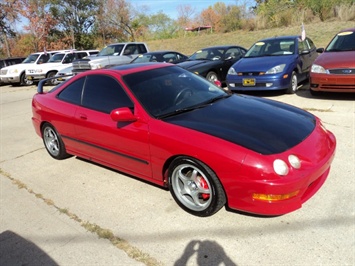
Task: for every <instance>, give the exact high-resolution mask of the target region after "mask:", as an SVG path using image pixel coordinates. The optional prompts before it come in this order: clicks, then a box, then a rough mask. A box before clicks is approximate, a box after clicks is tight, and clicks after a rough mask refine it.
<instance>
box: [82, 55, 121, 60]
mask: <svg viewBox="0 0 355 266" xmlns="http://www.w3.org/2000/svg"><path fill="white" fill-rule="evenodd" d="M110 57H117V55H100V56H98V55H90V56H85V57H84V58H83V59H89V60H95V61H100V60H107V58H110ZM79 60H82V59H79Z"/></svg>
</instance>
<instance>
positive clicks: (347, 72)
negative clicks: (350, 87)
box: [342, 69, 353, 74]
mask: <svg viewBox="0 0 355 266" xmlns="http://www.w3.org/2000/svg"><path fill="white" fill-rule="evenodd" d="M342 72H343V73H344V74H351V73H352V72H353V71H352V70H351V69H343V71H342Z"/></svg>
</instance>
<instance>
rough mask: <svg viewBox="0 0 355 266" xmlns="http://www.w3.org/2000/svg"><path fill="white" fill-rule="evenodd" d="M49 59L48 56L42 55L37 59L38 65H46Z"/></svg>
mask: <svg viewBox="0 0 355 266" xmlns="http://www.w3.org/2000/svg"><path fill="white" fill-rule="evenodd" d="M49 58H50V55H49V54H42V55H41V56H40V57H39V59H38V64H42V63H46V62H47V61H48V60H49Z"/></svg>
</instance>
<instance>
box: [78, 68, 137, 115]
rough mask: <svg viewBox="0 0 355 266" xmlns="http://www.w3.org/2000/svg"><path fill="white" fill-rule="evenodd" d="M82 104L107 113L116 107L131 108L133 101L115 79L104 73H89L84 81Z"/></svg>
mask: <svg viewBox="0 0 355 266" xmlns="http://www.w3.org/2000/svg"><path fill="white" fill-rule="evenodd" d="M83 106H84V107H87V108H90V109H94V110H97V111H101V112H104V113H107V114H109V113H110V112H111V111H112V110H113V109H116V108H120V107H129V108H133V103H132V101H131V100H130V98H129V97H128V96H127V94H126V93H125V91H124V90H123V88H122V87H121V85H120V84H119V83H118V82H117V80H115V79H114V78H112V77H109V76H104V75H91V76H88V77H87V80H86V83H85V88H84V94H83Z"/></svg>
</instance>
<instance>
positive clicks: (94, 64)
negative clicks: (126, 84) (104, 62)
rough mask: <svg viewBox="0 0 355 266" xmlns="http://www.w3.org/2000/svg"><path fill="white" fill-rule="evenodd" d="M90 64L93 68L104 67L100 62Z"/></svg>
mask: <svg viewBox="0 0 355 266" xmlns="http://www.w3.org/2000/svg"><path fill="white" fill-rule="evenodd" d="M90 66H91V69H100V68H102V66H101V64H100V63H91V64H90Z"/></svg>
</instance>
